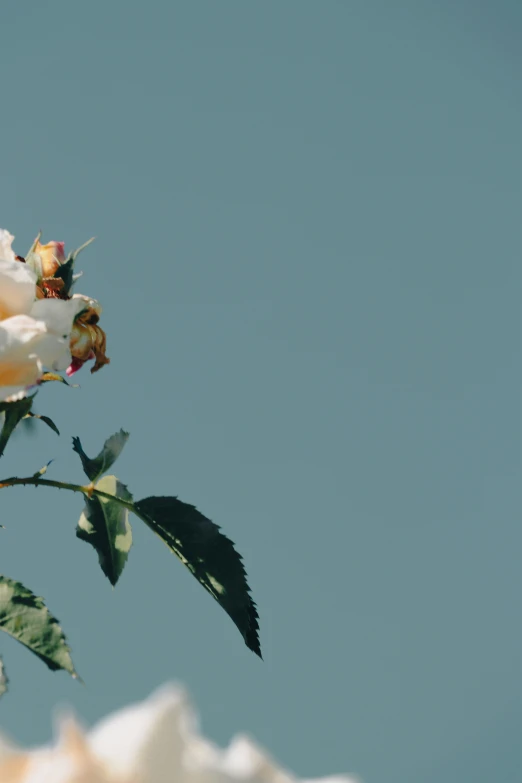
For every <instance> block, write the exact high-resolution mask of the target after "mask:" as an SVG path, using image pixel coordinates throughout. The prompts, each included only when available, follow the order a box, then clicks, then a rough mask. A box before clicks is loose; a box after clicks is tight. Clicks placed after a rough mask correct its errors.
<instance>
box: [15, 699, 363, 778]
mask: <svg viewBox="0 0 522 783" xmlns="http://www.w3.org/2000/svg"><path fill="white" fill-rule="evenodd" d="M0 780H1V781H2V783H297V780H298V779H297V778H296V777H295V776H294V775H292V774H291V773H290V772H287V771H286V770H284V769H281V768H280V767H278V766H277V765H276V764H275V762H274V761H273V760H272V759H271V758H270V757H269V756H268V755H267V754H266V753H264V752H263V751H262V750H261V749H260V748H258V747H257V746H256V745H255V744H254V743H253V742H252V741H251V740H250V739H248V738H247V737H236V739H234V740H233V741H232V742H231V744H230V746H229V747H228V748H227V749H225V750H221V749H220V748H218V747H216V746H215V745H213V744H212V743H211V742H209V741H208V740H206V739H205V738H204V737H202V736H201V735H200V733H199V731H198V725H197V720H196V718H195V716H194V713H193V711H192V708H191V706H190V704H189V703H188V700H187V698H186V696H185V694H184V693H183V691H181V690H180V689H177V688H173V687H167V688H163V689H161V690H160V691H158V692H157V693H155V694H153V695H152V696H151V697H150V698H149V699H147V700H146V701H144V702H142V703H141V704H137V705H134V706H131V707H127V708H125V709H123V710H121V711H120V712H117V713H116V714H115V715H112V716H109V717H108V718H106V719H105V720H103V721H102V722H101V723H99V724H98V726H96V727H95V728H94V729H93V730H92V731H90V732H89V733H87V734H84V733H83V732H82V730H81V729H80V728H78V726H77V724H76V723H75V722H74V721H72V720H71V719H67V720H65V721H62V723H61V726H60V735H59V738H58V742H57V743H56V745H55V746H54V747H51V748H41V749H37V750H34V751H30V752H29V753H21V752H19V751H17V750H16V749H15V748H14V747H12V746H10V745H9V744H8V743H7V742H6V741H5V740H3V741H1V740H0ZM303 783H304V782H303ZM308 783H312V781H309V782H308ZM314 783H354V780H353V778H350V779H349V778H347V777H344V776H336V777H329V778H322V779H318V780H317V781H314Z"/></svg>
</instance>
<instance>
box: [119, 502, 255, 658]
mask: <svg viewBox="0 0 522 783" xmlns="http://www.w3.org/2000/svg"><path fill="white" fill-rule="evenodd" d="M134 507H135V509H136V511H137V513H138V515H139V516H140V518H141V519H143V521H144V522H145V523H146V524H147V525H148V526H149V527H150V528H151V530H153V531H154V532H155V533H156V534H157V535H158V536H159V537H160V538H161V539H162V540H163V541H164V542H165V543H166V544H167V546H168V547H169V549H170V550H171V551H172V552H174V554H175V555H177V556H178V557H179V559H180V560H181V562H182V563H184V564H185V565H186V566H187V568H188V569H189V571H190V572H191V573H192V574H193V575H194V576H195V577H196V579H197V580H198V582H200V584H202V585H203V587H204V588H205V589H206V590H208V592H209V593H210V594H211V595H212V596H213V597H214V598H215V599H216V601H217V602H218V604H219V605H220V606H222V607H223V609H224V610H225V612H227V614H228V615H229V616H230V617H231V618H232V620H233V621H234V623H235V624H236V625H237V627H238V628H239V630H240V632H241V635H242V636H243V639H244V640H245V643H246V645H247V647H249V648H250V649H251V650H252V651H253V652H255V653H256V654H257V655H259V657H261V648H260V646H259V635H258V631H259V623H258V614H257V610H256V605H255V603H254V601H253V600H252V598H251V596H250V588H249V586H248V582H247V578H246V572H245V569H244V567H243V563H242V558H241V555H239V554H238V553H237V552H236V550H235V549H234V544H233V543H232V541H231V540H230V539H229V538H227V537H226V536H225V535H223V533H221V532H220V529H219V527H218V526H217V525H215V524H214V523H213V522H211V521H210V519H207V517H205V516H203V514H201V513H200V512H199V511H198V510H197V509H196V508H195V507H194V506H191V505H189V504H188V503H182V502H181V501H180V500H178V498H176V497H150V498H144V499H143V500H139V501H138V502H137V503H135V505H134Z"/></svg>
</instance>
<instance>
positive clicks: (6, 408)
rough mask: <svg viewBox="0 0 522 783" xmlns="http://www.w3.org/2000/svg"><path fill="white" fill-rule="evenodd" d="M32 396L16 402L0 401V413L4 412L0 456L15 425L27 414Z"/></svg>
mask: <svg viewBox="0 0 522 783" xmlns="http://www.w3.org/2000/svg"><path fill="white" fill-rule="evenodd" d="M33 399H34V395H33V397H24V398H23V399H21V400H18V401H17V402H0V413H3V414H4V426H3V427H2V432H0V457H1V456H2V455H3V453H4V451H5V447H6V446H7V443H8V441H9V438H10V437H11V435H12V434H13V432H14V429H15V427H16V426H17V425H18V424H19V423H20V422H21V421H22V419H23V418H24V417H25V416H27V414H28V413H29V411H30V410H31V406H32V404H33Z"/></svg>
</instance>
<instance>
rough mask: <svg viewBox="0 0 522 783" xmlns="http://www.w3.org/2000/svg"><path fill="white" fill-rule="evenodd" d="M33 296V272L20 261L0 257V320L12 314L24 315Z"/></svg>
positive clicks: (30, 304) (34, 276) (34, 288)
mask: <svg viewBox="0 0 522 783" xmlns="http://www.w3.org/2000/svg"><path fill="white" fill-rule="evenodd" d="M0 251H1V248H0ZM35 296H36V275H35V274H34V272H33V271H32V270H31V269H29V267H28V266H27V265H26V264H24V263H22V262H21V261H14V260H10V259H2V258H1V257H0V321H2V320H3V319H4V318H9V317H10V316H12V315H19V314H23V315H26V314H27V313H28V312H29V311H30V309H31V307H32V304H33V302H34V299H35Z"/></svg>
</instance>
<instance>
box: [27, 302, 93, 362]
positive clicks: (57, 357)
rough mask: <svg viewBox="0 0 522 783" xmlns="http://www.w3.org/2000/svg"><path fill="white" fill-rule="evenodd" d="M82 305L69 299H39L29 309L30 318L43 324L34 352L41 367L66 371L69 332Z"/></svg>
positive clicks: (69, 358)
mask: <svg viewBox="0 0 522 783" xmlns="http://www.w3.org/2000/svg"><path fill="white" fill-rule="evenodd" d="M82 307H83V305H82V303H81V302H79V301H78V300H74V299H69V300H67V301H63V300H61V299H39V300H38V301H37V302H35V303H34V304H33V306H32V308H31V316H32V317H33V318H36V319H38V321H39V322H41V323H43V324H45V331H46V333H45V334H44V335H42V336H41V337H40V339H39V340H38V344H36V345H35V351H36V353H37V354H38V357H39V359H40V361H41V362H42V364H43V365H45V366H46V367H49V368H50V369H52V370H66V369H67V367H68V366H69V365H70V363H71V350H70V340H71V330H72V326H73V322H74V318H75V317H76V315H78V313H79V312H81V310H82Z"/></svg>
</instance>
